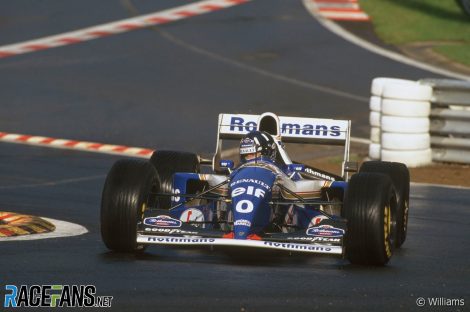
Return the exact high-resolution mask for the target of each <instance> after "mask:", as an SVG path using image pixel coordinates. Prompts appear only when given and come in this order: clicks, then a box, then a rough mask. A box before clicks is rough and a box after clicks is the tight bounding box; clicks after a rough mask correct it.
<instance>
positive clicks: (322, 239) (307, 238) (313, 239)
mask: <svg viewBox="0 0 470 312" xmlns="http://www.w3.org/2000/svg"><path fill="white" fill-rule="evenodd" d="M287 240H298V241H308V242H320V243H340V242H341V238H340V237H323V236H294V237H287Z"/></svg>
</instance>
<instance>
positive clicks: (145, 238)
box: [137, 234, 343, 255]
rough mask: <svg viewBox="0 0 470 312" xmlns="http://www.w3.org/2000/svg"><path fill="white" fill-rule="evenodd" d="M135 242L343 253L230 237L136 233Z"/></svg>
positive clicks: (320, 247)
mask: <svg viewBox="0 0 470 312" xmlns="http://www.w3.org/2000/svg"><path fill="white" fill-rule="evenodd" d="M137 243H139V244H156V245H177V246H233V247H252V248H262V249H278V250H286V251H294V252H307V253H320V254H335V255H341V254H342V253H343V247H342V246H333V245H320V244H298V243H290V242H274V241H263V240H241V239H230V238H212V237H191V236H188V237H177V236H154V235H145V234H137Z"/></svg>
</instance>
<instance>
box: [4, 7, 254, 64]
mask: <svg viewBox="0 0 470 312" xmlns="http://www.w3.org/2000/svg"><path fill="white" fill-rule="evenodd" d="M248 1H251V0H205V1H199V2H196V3H191V4H187V5H183V6H180V7H176V8H173V9H168V10H164V11H160V12H154V13H151V14H146V15H141V16H137V17H133V18H128V19H124V20H120V21H116V22H111V23H106V24H101V25H97V26H93V27H88V28H84V29H79V30H75V31H71V32H67V33H63V34H59V35H55V36H49V37H44V38H39V39H34V40H30V41H25V42H20V43H15V44H9V45H4V46H0V58H4V57H8V56H14V55H18V54H23V53H29V52H35V51H40V50H45V49H50V48H55V47H61V46H65V45H70V44H74V43H79V42H84V41H88V40H93V39H97V38H102V37H106V36H110V35H115V34H120V33H123V32H127V31H131V30H135V29H141V28H145V27H149V26H153V25H160V24H165V23H169V22H174V21H178V20H181V19H184V18H188V17H192V16H196V15H201V14H204V13H210V12H214V11H217V10H221V9H225V8H228V7H231V6H234V5H238V4H242V3H246V2H248Z"/></svg>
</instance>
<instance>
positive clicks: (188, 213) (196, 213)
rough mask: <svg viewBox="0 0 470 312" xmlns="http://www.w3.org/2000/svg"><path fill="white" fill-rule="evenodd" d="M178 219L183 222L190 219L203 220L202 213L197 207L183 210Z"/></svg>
mask: <svg viewBox="0 0 470 312" xmlns="http://www.w3.org/2000/svg"><path fill="white" fill-rule="evenodd" d="M180 220H181V221H183V222H190V221H195V222H204V214H203V213H202V211H201V210H199V209H196V208H189V209H186V210H185V211H183V213H182V214H181V216H180Z"/></svg>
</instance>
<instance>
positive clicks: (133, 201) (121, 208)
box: [101, 159, 160, 252]
mask: <svg viewBox="0 0 470 312" xmlns="http://www.w3.org/2000/svg"><path fill="white" fill-rule="evenodd" d="M159 184H160V183H159V180H158V174H157V171H156V169H155V168H154V166H152V164H151V163H150V162H148V161H144V160H130V159H123V160H119V161H117V162H116V163H115V164H114V165H113V167H112V168H111V170H110V172H109V173H108V176H107V178H106V182H105V184H104V188H103V194H102V198H101V237H102V239H103V242H104V244H105V245H106V247H108V248H109V249H111V250H114V251H120V252H136V251H141V250H143V249H144V246H143V245H138V244H137V242H136V239H137V222H139V221H140V220H141V219H142V216H143V213H144V211H145V209H146V207H147V206H148V204H149V201H150V200H151V197H152V193H156V192H158V188H159Z"/></svg>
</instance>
